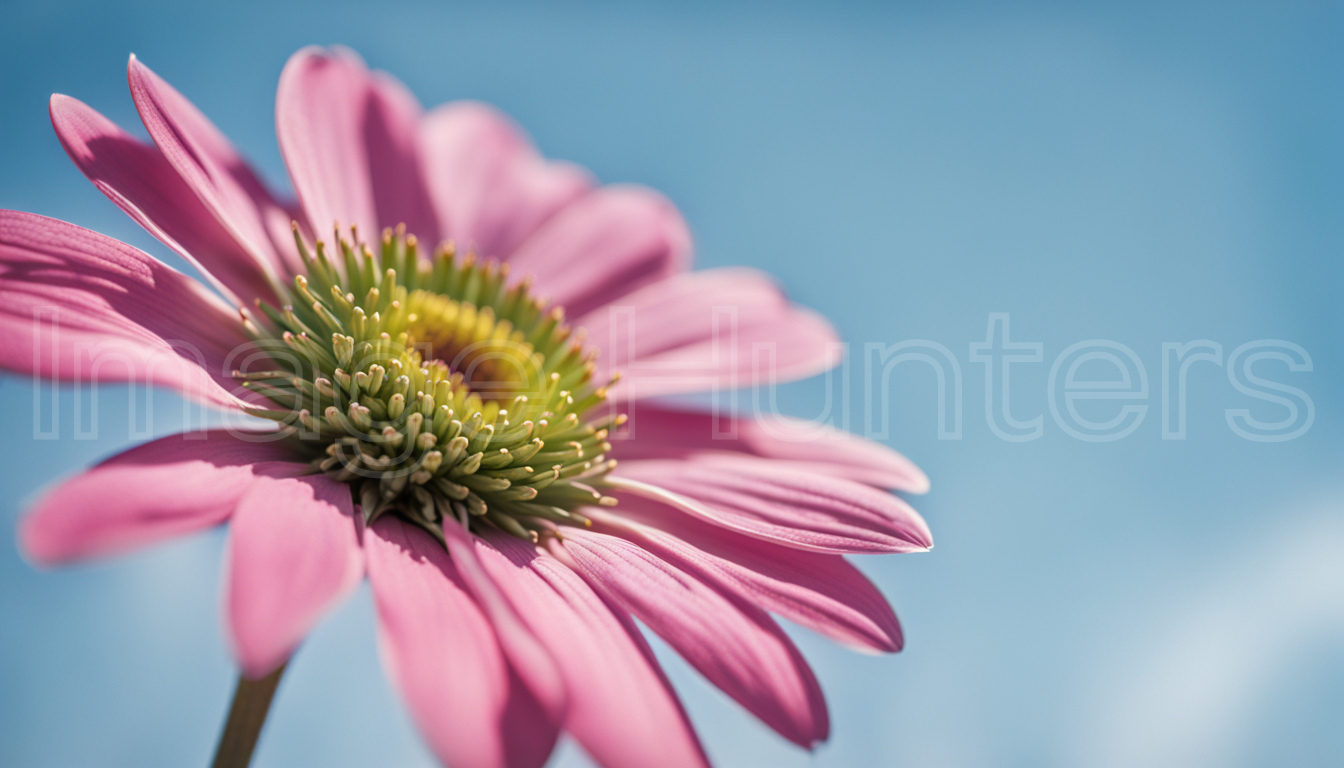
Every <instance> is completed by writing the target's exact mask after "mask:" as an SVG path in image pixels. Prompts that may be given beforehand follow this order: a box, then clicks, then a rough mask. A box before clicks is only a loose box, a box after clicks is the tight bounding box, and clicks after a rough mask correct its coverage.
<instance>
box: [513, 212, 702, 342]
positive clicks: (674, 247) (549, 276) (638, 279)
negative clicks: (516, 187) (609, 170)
mask: <svg viewBox="0 0 1344 768" xmlns="http://www.w3.org/2000/svg"><path fill="white" fill-rule="evenodd" d="M508 260H509V264H510V265H512V266H513V268H514V270H515V272H514V274H516V275H519V276H521V275H525V274H531V275H532V276H534V277H535V278H536V290H537V292H538V293H539V294H540V295H542V296H545V297H547V298H549V299H550V300H551V301H552V302H554V303H555V304H558V305H560V306H563V307H564V308H565V311H566V312H568V313H569V315H570V316H571V317H581V316H582V315H584V314H585V313H587V312H589V311H591V310H593V309H596V308H598V307H601V306H603V305H605V304H609V303H611V302H613V301H615V300H617V299H618V298H621V297H622V296H624V295H625V294H627V293H629V292H630V291H633V290H635V289H637V288H639V287H640V286H642V285H646V284H648V283H651V282H656V281H658V280H661V279H663V278H666V277H668V276H670V275H673V274H676V273H678V272H681V271H683V270H685V269H687V268H689V266H690V261H691V235H690V232H689V231H688V230H687V229H686V222H685V221H683V220H682V218H681V213H680V212H679V211H678V210H677V209H676V206H674V205H672V203H670V202H669V201H668V200H667V199H666V198H664V197H663V196H662V195H659V194H658V193H657V192H654V191H652V190H649V189H644V188H643V187H634V186H607V187H602V188H601V189H598V190H597V191H595V192H592V193H590V194H588V195H585V196H584V197H581V198H579V199H578V200H576V201H574V202H573V203H570V204H569V205H568V206H566V207H565V208H564V209H562V210H561V211H560V212H559V213H557V214H555V216H553V217H552V218H551V219H550V220H549V221H547V222H546V223H545V224H543V225H542V226H541V228H540V229H538V230H537V231H536V232H533V233H532V235H531V236H530V237H528V238H527V239H526V240H525V241H523V243H522V244H521V245H520V246H519V247H518V250H517V251H515V252H514V253H513V254H512V255H510V256H509V259H508ZM622 301H624V300H622Z"/></svg>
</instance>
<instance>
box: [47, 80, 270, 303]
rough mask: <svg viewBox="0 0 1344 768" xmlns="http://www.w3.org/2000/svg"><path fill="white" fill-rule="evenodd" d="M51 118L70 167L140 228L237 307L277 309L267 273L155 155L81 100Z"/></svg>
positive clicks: (67, 101) (55, 102) (58, 105)
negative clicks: (255, 304) (258, 302)
mask: <svg viewBox="0 0 1344 768" xmlns="http://www.w3.org/2000/svg"><path fill="white" fill-rule="evenodd" d="M50 111H51V123H52V125H53V126H54V127H55V128H56V135H57V137H59V138H60V140H61V144H62V146H64V147H65V151H66V153H67V154H69V155H70V159H71V160H73V161H74V162H75V165H77V166H79V169H80V170H81V171H83V172H84V175H85V176H87V177H89V181H92V182H93V183H94V186H96V187H98V189H99V190H100V191H101V192H102V193H103V194H105V195H107V196H108V198H109V199H111V200H112V202H114V203H116V204H117V206H118V207H120V208H121V209H122V210H123V211H125V212H126V213H127V214H128V215H130V217H131V218H132V219H135V221H136V223H137V224H139V225H140V226H142V227H144V228H145V229H147V230H149V232H150V234H152V235H154V236H155V237H157V238H158V239H159V240H161V241H162V242H163V243H164V244H165V245H167V246H168V247H169V248H172V249H173V250H174V251H176V252H177V253H178V255H180V256H182V257H183V258H184V259H186V260H187V261H189V262H191V264H192V266H194V267H196V268H197V269H199V270H200V271H201V272H202V273H203V274H205V276H206V277H207V278H210V279H212V280H214V282H215V285H216V287H218V288H219V289H220V290H221V291H223V292H224V294H225V295H226V296H228V297H229V298H230V300H232V301H233V302H235V303H238V304H244V305H247V304H250V303H251V301H252V299H254V298H260V299H264V300H266V301H269V302H271V303H273V304H276V303H279V302H277V301H276V299H275V292H274V291H273V290H272V289H271V287H270V285H269V284H268V283H267V281H266V275H265V273H264V272H263V271H262V270H263V266H262V265H260V264H258V263H257V262H256V260H255V259H253V258H252V255H251V254H250V253H248V252H247V250H246V249H244V248H243V247H242V246H240V245H239V244H238V242H237V241H236V240H234V239H233V235H231V234H230V233H229V232H228V231H227V230H226V229H224V227H223V226H221V225H220V223H219V222H218V221H216V220H215V217H214V214H212V213H210V211H209V209H207V208H206V207H205V206H204V205H203V204H202V203H201V201H200V200H197V199H196V195H195V193H193V192H192V191H191V188H190V187H188V186H187V184H186V182H184V181H183V180H182V177H180V176H178V175H177V171H176V170H174V169H173V167H172V166H171V165H169V164H168V161H167V160H165V159H164V157H163V155H162V154H161V153H160V152H159V150H158V149H157V148H155V147H154V146H152V145H149V144H145V143H143V142H141V141H139V140H137V139H136V138H135V137H133V136H131V135H130V134H128V133H126V132H125V131H123V130H121V129H120V128H118V127H117V126H116V125H115V124H114V123H113V122H112V121H111V120H108V119H107V118H105V117H103V116H102V115H100V114H98V112H97V111H95V110H94V109H92V108H90V107H89V106H88V105H86V104H84V103H83V102H81V101H79V100H78V99H72V98H70V97H69V96H62V95H61V94H59V93H58V94H56V95H54V96H52V97H51V107H50Z"/></svg>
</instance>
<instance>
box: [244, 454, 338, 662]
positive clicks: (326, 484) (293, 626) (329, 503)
mask: <svg viewBox="0 0 1344 768" xmlns="http://www.w3.org/2000/svg"><path fill="white" fill-rule="evenodd" d="M229 531H230V541H229V556H228V580H227V585H228V586H227V591H226V595H225V608H226V611H227V616H228V625H229V632H230V636H231V638H232V641H233V649H234V653H235V654H237V657H238V663H239V666H241V667H242V669H243V673H244V674H246V675H248V676H249V677H254V678H255V677H262V676H264V675H266V674H268V673H270V672H271V671H273V670H274V669H275V668H276V667H278V666H280V665H281V664H282V663H284V662H285V660H286V659H288V658H289V656H290V654H291V653H293V652H294V649H295V648H297V647H298V645H299V643H300V642H302V640H303V638H304V636H306V635H307V634H308V631H309V630H310V629H312V627H313V625H314V624H316V623H317V621H318V619H320V618H321V617H322V615H323V614H324V613H326V612H327V609H329V608H331V607H332V606H333V605H335V604H336V603H337V602H338V601H339V600H340V599H341V598H342V597H344V596H345V595H346V594H348V593H349V592H350V590H352V589H354V588H355V586H356V585H357V584H359V581H360V579H361V578H363V576H364V554H363V551H362V550H361V549H360V545H359V530H358V527H357V523H356V518H355V515H354V504H353V502H351V500H350V486H348V485H346V484H344V483H338V482H336V481H335V480H332V479H330V478H328V477H326V476H324V475H307V476H304V477H262V478H258V479H257V480H255V481H254V482H253V483H252V485H251V486H250V487H249V488H248V489H247V491H246V492H245V493H244V494H243V496H242V498H241V499H239V501H238V508H237V509H236V510H235V511H234V514H233V521H232V523H231V524H230V525H229Z"/></svg>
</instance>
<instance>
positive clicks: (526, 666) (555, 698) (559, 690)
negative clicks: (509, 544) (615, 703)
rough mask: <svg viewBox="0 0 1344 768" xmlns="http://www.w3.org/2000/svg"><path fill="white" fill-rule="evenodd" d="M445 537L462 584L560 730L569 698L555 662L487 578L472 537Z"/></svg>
mask: <svg viewBox="0 0 1344 768" xmlns="http://www.w3.org/2000/svg"><path fill="white" fill-rule="evenodd" d="M443 533H444V538H445V544H446V546H447V549H448V553H449V554H450V555H451V556H452V558H453V562H454V563H455V564H456V566H457V572H458V573H459V574H460V576H461V579H462V582H463V583H464V584H465V585H466V586H467V588H468V589H469V590H470V591H471V594H472V595H473V596H474V597H475V598H476V603H477V604H478V605H479V606H480V607H481V610H482V611H484V612H485V614H486V616H488V617H489V618H490V623H491V624H492V625H494V628H495V634H496V635H497V636H498V637H499V644H500V647H501V648H503V649H504V653H505V655H507V656H508V658H509V663H510V664H511V665H512V666H513V668H514V669H515V670H516V671H517V673H518V676H519V677H520V678H521V679H522V680H523V682H524V684H526V685H527V687H528V689H529V690H530V691H531V692H532V694H533V695H534V696H535V697H536V699H537V701H538V703H539V704H540V705H541V707H542V708H543V709H544V710H545V712H546V715H547V718H548V720H549V722H552V723H555V724H556V725H557V726H558V724H559V723H562V722H564V716H565V709H566V706H567V701H566V699H567V696H566V693H565V681H564V678H563V677H562V676H561V675H560V669H559V667H557V666H556V663H555V660H554V659H552V658H551V655H550V653H549V652H548V651H547V650H546V648H545V646H543V645H542V644H541V642H540V641H539V640H537V638H536V637H535V636H534V635H533V634H532V632H531V630H529V629H528V628H527V625H526V624H525V623H524V622H523V620H522V618H521V617H519V616H518V614H517V613H515V612H514V609H513V606H512V605H511V604H510V603H509V601H508V598H506V597H505V596H504V594H503V593H502V592H500V590H499V586H498V585H496V584H495V582H494V581H492V580H491V579H490V577H489V575H487V574H486V572H485V569H484V568H483V567H482V566H481V562H480V560H479V559H477V556H476V546H475V544H474V542H473V540H472V535H471V534H470V533H468V532H467V531H466V530H465V529H463V528H461V527H459V526H456V525H446V526H444V530H443Z"/></svg>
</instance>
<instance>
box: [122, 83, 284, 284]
mask: <svg viewBox="0 0 1344 768" xmlns="http://www.w3.org/2000/svg"><path fill="white" fill-rule="evenodd" d="M127 78H128V80H129V81H130V86H131V97H132V98H133V99H135V107H136V109H137V110H139V112H140V119H141V121H142V122H144V124H145V129H146V130H148V131H149V135H150V137H151V138H153V139H154V143H155V144H156V145H158V147H159V151H160V152H162V153H163V156H164V158H166V159H167V160H168V162H169V163H170V164H171V165H172V166H173V168H175V169H176V170H177V173H178V175H179V176H181V177H182V180H183V181H184V182H186V184H187V186H188V187H190V188H191V189H192V190H193V191H194V192H195V193H196V196H197V198H199V199H200V202H201V203H202V204H204V205H205V207H206V209H207V210H209V211H210V212H211V213H212V214H213V215H214V217H215V219H216V220H218V222H219V223H220V224H221V225H222V226H223V227H224V228H225V229H226V230H228V231H229V232H230V233H231V234H232V235H233V238H234V239H235V240H236V241H237V243H238V244H239V245H240V246H241V247H243V248H244V249H246V250H247V252H248V253H250V254H252V256H253V258H254V259H256V261H257V263H259V264H263V265H267V266H268V268H269V269H270V270H271V271H272V272H273V273H274V274H275V275H277V276H284V275H285V274H287V273H288V272H293V271H298V270H300V269H301V267H302V265H301V264H300V263H299V259H298V253H297V251H296V250H295V248H294V244H293V238H292V236H291V235H290V232H289V230H288V225H289V219H290V213H289V212H288V211H287V210H286V209H285V207H284V206H283V205H282V204H280V203H279V202H278V201H277V200H276V199H275V197H274V196H273V195H272V194H271V192H270V191H269V190H268V189H267V188H266V185H265V184H264V183H263V182H262V181H261V178H260V177H259V176H257V173H256V171H254V170H252V168H251V166H249V165H248V164H247V161H245V160H244V159H243V158H242V156H241V155H239V154H238V150H236V149H234V147H233V144H232V143H230V142H229V140H228V138H226V137H225V136H224V134H223V133H221V132H220V130H219V129H218V128H216V127H215V125H214V123H211V122H210V120H209V118H207V117H206V116H205V115H203V114H201V111H200V110H198V109H197V108H196V106H195V105H194V104H192V103H191V102H190V101H189V100H188V99H187V98H186V97H185V96H183V95H182V94H181V93H178V92H177V90H176V89H174V88H173V87H172V86H171V85H169V84H168V83H167V82H166V81H165V80H163V78H161V77H159V76H158V75H156V74H155V73H154V72H153V71H152V70H150V68H149V67H147V66H145V65H144V64H142V63H141V62H140V61H139V60H138V59H136V58H135V57H134V56H132V57H131V60H130V63H129V64H128V66H127Z"/></svg>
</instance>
